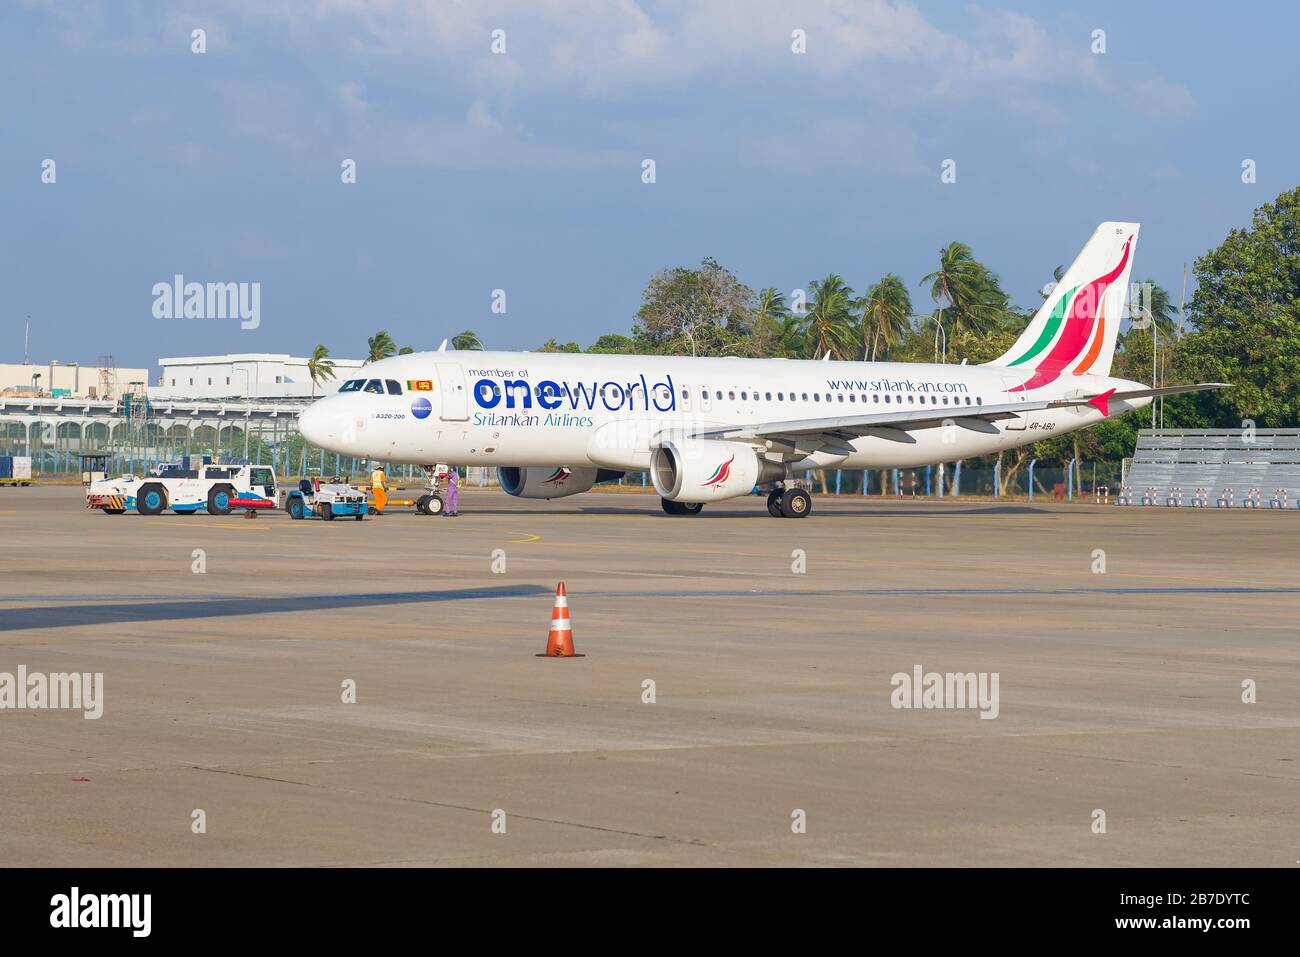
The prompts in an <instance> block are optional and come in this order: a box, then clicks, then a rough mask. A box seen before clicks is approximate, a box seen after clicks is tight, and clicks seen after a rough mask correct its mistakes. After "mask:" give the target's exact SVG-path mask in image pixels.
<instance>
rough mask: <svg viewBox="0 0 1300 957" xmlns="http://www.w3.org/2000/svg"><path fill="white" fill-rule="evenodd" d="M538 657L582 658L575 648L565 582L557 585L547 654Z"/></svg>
mask: <svg viewBox="0 0 1300 957" xmlns="http://www.w3.org/2000/svg"><path fill="white" fill-rule="evenodd" d="M537 657H538V658H582V657H584V656H583V655H579V654H576V653H575V652H574V650H573V628H572V627H571V626H570V624H569V593H568V592H566V591H565V590H564V582H560V583H559V584H558V585H557V586H555V608H554V609H553V610H552V611H551V632H550V634H549V635H547V636H546V654H544V655H538V656H537Z"/></svg>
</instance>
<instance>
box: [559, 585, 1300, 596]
mask: <svg viewBox="0 0 1300 957" xmlns="http://www.w3.org/2000/svg"><path fill="white" fill-rule="evenodd" d="M575 594H576V593H575ZM581 595H582V596H583V597H584V598H752V597H755V596H759V597H763V596H774V597H779V598H800V597H807V598H826V597H832V596H835V595H862V596H864V597H873V598H890V597H895V596H898V597H913V596H938V597H943V596H952V597H978V596H981V595H1045V596H1050V595H1300V588H1270V587H1251V586H1232V585H1228V586H1210V585H1206V586H1203V587H1199V588H1197V587H1193V586H1159V585H1150V586H1142V585H1138V586H1133V587H1128V588H1120V587H1116V588H1011V587H1005V588H1000V587H990V588H821V589H802V588H748V589H745V590H743V591H742V590H729V589H728V590H723V589H704V590H700V591H693V590H692V591H685V590H683V591H649V590H647V591H586V590H583V591H582V592H581Z"/></svg>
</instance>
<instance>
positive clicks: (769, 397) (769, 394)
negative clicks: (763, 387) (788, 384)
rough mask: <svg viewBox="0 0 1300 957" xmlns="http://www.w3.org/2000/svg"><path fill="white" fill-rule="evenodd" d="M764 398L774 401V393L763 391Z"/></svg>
mask: <svg viewBox="0 0 1300 957" xmlns="http://www.w3.org/2000/svg"><path fill="white" fill-rule="evenodd" d="M763 398H764V399H766V400H767V401H768V402H771V401H772V393H770V392H764V393H763Z"/></svg>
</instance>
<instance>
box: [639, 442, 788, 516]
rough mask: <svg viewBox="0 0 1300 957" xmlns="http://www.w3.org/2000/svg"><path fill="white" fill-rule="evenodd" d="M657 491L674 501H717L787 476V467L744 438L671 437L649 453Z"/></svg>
mask: <svg viewBox="0 0 1300 957" xmlns="http://www.w3.org/2000/svg"><path fill="white" fill-rule="evenodd" d="M650 477H651V479H652V480H653V481H654V483H655V491H656V492H658V493H659V494H660V495H662V496H663V497H664V498H666V499H669V500H670V501H673V502H718V501H721V500H722V499H728V498H736V497H737V496H739V495H748V494H749V493H750V492H751V491H753V489H754V486H755V485H762V484H765V483H767V482H775V481H777V480H778V479H782V478H785V467H784V466H783V465H781V464H779V463H777V462H769V461H768V460H767V459H763V458H760V457H759V455H758V453H757V452H755V451H754V449H753V448H752V447H751V446H748V445H745V444H744V443H743V442H716V441H713V440H711V439H668V440H665V441H664V443H663V444H662V445H660V446H659V447H658V448H657V449H655V450H654V452H653V454H652V455H651V456H650Z"/></svg>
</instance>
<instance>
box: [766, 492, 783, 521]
mask: <svg viewBox="0 0 1300 957" xmlns="http://www.w3.org/2000/svg"><path fill="white" fill-rule="evenodd" d="M767 512H768V514H769V515H771V516H772V517H773V518H780V517H781V490H780V489H776V490H775V491H773V492H771V493H770V494H769V495H768V496H767Z"/></svg>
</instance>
